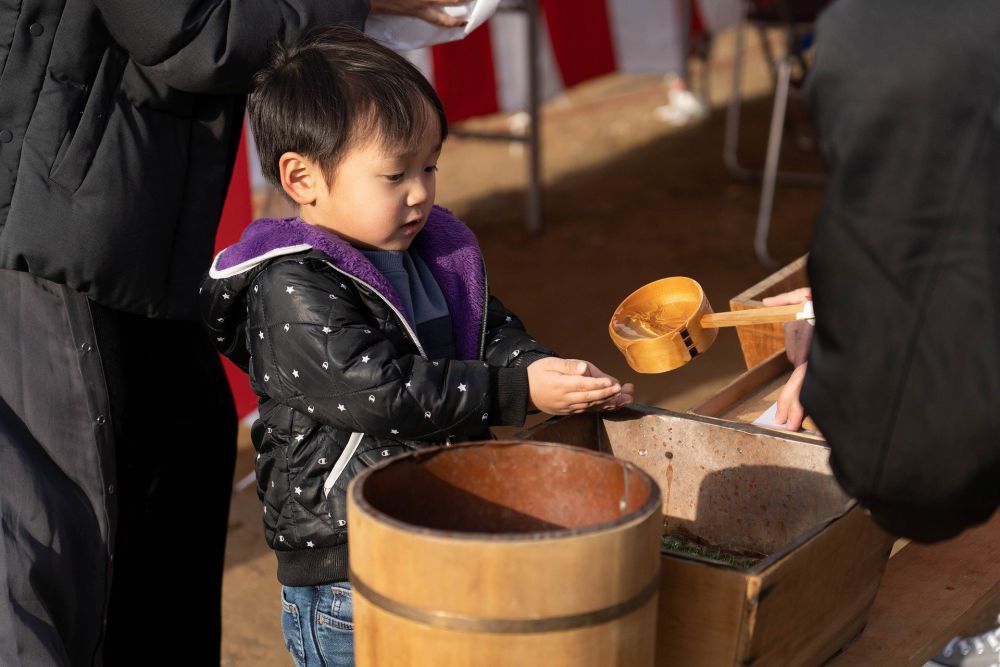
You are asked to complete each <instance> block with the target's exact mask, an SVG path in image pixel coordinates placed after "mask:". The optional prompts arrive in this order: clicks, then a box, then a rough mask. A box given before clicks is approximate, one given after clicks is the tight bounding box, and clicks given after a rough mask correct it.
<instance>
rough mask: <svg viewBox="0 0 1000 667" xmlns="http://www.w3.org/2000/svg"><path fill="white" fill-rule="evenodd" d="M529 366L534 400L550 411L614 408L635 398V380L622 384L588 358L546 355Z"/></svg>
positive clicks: (561, 412) (529, 386)
mask: <svg viewBox="0 0 1000 667" xmlns="http://www.w3.org/2000/svg"><path fill="white" fill-rule="evenodd" d="M527 370H528V393H529V396H530V398H531V402H532V404H533V405H534V406H535V407H536V408H538V409H539V410H541V411H542V412H545V413H547V414H550V415H568V414H575V413H577V412H583V411H584V410H591V409H595V408H600V407H603V408H607V409H614V408H617V407H620V406H622V405H625V404H626V403H630V402H631V401H632V391H633V389H632V385H631V384H626V385H625V386H622V385H621V383H619V382H618V380H616V379H615V378H613V377H611V376H610V375H607V374H606V373H604V372H602V371H601V370H600V369H599V368H597V366H594V365H593V364H591V363H589V362H587V361H582V360H580V359H560V358H558V357H545V358H544V359H539V360H538V361H535V362H532V363H531V364H529V365H528V369H527Z"/></svg>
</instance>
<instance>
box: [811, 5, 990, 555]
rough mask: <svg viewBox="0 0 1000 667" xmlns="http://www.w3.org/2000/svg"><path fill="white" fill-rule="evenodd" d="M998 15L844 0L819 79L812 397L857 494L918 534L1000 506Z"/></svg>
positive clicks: (904, 531) (959, 526)
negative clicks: (819, 200) (822, 160)
mask: <svg viewBox="0 0 1000 667" xmlns="http://www.w3.org/2000/svg"><path fill="white" fill-rule="evenodd" d="M998 44H1000V9H998V7H997V5H996V4H995V3H993V2H989V1H988V0H980V1H969V2H959V3H946V4H942V3H940V2H935V1H933V0H879V2H870V1H869V0H839V1H838V2H836V3H834V4H833V5H831V7H830V9H828V10H827V11H826V13H825V14H824V15H823V17H822V19H821V21H820V23H819V28H818V32H817V45H818V46H817V49H818V51H817V55H816V63H815V69H814V71H813V73H812V75H811V77H812V79H811V83H810V84H809V85H810V89H809V93H810V102H811V105H812V108H813V110H814V113H815V115H816V119H817V123H818V127H819V133H820V137H821V141H822V147H823V152H824V154H825V156H826V158H827V160H828V162H829V172H830V185H829V190H828V192H827V196H826V200H825V202H824V205H823V210H822V213H821V216H820V218H819V221H818V223H817V226H816V231H815V236H814V239H813V244H812V248H811V251H810V256H809V265H808V271H809V280H810V283H811V284H812V287H813V295H814V298H815V308H816V332H815V336H814V341H813V344H812V348H811V350H810V356H809V367H808V372H807V375H806V379H805V384H804V386H803V391H802V402H803V405H804V406H805V407H806V410H807V411H808V412H809V413H810V414H812V415H813V416H814V417H815V419H816V423H817V424H818V425H819V427H820V429H821V430H822V431H823V433H824V435H825V436H826V437H827V440H828V441H829V443H830V447H831V450H832V453H831V463H832V465H833V468H834V472H835V473H836V475H837V479H838V480H839V481H840V483H841V484H842V485H843V486H844V488H845V489H846V490H847V491H848V492H850V493H851V494H853V495H854V496H856V497H857V498H859V499H860V501H861V502H862V503H863V504H864V505H865V506H867V507H868V508H869V509H870V510H871V512H872V516H873V517H874V518H875V520H876V521H878V522H879V523H880V524H881V525H882V526H884V527H885V528H887V529H888V530H890V531H892V532H895V533H898V534H901V535H905V536H908V537H912V538H916V539H922V540H936V539H941V538H944V537H949V536H951V535H954V534H956V533H958V532H959V531H961V530H963V529H964V528H967V527H968V526H970V525H973V524H975V523H978V522H981V521H984V520H985V519H987V518H988V517H989V516H990V514H992V512H993V511H994V509H995V508H996V507H997V505H998V503H1000V483H998V480H1000V409H998V407H997V400H998V398H1000V49H998V46H997V45H998Z"/></svg>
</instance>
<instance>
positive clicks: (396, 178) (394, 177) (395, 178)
mask: <svg viewBox="0 0 1000 667" xmlns="http://www.w3.org/2000/svg"><path fill="white" fill-rule="evenodd" d="M403 175H404V174H403V172H399V173H398V174H387V175H386V177H385V179H386V180H387V181H389V182H390V183H399V182H400V181H401V180H403Z"/></svg>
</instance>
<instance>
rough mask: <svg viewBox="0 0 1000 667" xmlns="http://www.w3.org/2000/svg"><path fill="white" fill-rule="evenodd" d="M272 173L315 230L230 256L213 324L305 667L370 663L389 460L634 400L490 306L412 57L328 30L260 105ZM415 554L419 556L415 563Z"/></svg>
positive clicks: (287, 62) (287, 54) (273, 77)
mask: <svg viewBox="0 0 1000 667" xmlns="http://www.w3.org/2000/svg"><path fill="white" fill-rule="evenodd" d="M249 113H250V121H251V124H252V128H253V132H254V137H255V138H256V142H257V148H258V151H259V153H260V158H261V164H262V166H263V169H264V173H265V175H266V176H267V178H268V179H269V180H270V181H271V182H272V183H274V184H275V185H277V186H278V187H280V188H281V189H283V190H284V192H285V193H286V194H287V195H288V197H290V198H291V199H292V201H294V202H295V204H297V205H298V210H299V217H297V218H293V219H286V220H267V219H265V220H257V221H255V222H254V223H253V224H251V225H250V226H249V227H248V228H247V229H246V231H245V232H244V234H243V237H242V239H241V240H240V241H239V242H238V243H236V244H235V245H233V246H230V247H229V248H227V249H225V250H223V251H222V252H221V253H219V255H218V256H217V257H216V258H215V261H214V262H213V265H212V268H211V270H210V272H209V276H208V277H207V278H206V279H205V281H204V283H203V286H202V290H201V296H202V312H203V317H204V319H205V321H206V323H207V324H208V325H209V327H210V328H211V331H212V336H213V339H214V340H215V342H216V345H217V347H218V348H219V350H220V351H222V352H223V353H224V354H226V355H227V356H228V357H229V358H230V359H232V360H233V361H234V362H236V363H237V364H238V365H239V366H241V367H242V368H243V369H245V370H246V371H247V372H248V373H249V375H250V381H251V384H252V386H253V388H254V390H255V391H256V393H257V394H258V396H259V398H260V418H259V419H258V420H257V421H256V423H255V424H254V426H253V429H252V438H253V443H254V447H255V448H256V450H257V462H256V472H257V484H258V495H259V497H260V499H261V500H262V502H263V518H264V528H265V534H266V538H267V542H268V544H269V545H270V546H271V548H272V549H274V551H275V552H276V555H277V558H278V579H279V580H280V581H281V583H282V584H283V588H282V609H283V615H282V628H283V630H284V633H285V639H286V644H287V646H288V649H289V651H290V652H291V653H292V656H293V657H294V659H295V661H296V663H297V664H299V665H320V664H326V665H330V664H336V665H350V664H353V636H352V634H351V630H352V625H351V621H352V616H351V597H350V584H349V583H348V565H347V534H346V516H345V509H346V498H345V491H346V488H347V484H348V482H349V481H350V480H351V479H352V478H353V477H354V476H355V475H357V474H358V472H360V471H361V470H363V469H364V468H365V467H366V466H371V465H373V464H375V463H378V462H379V461H383V460H385V459H386V457H391V456H393V455H395V454H399V453H402V452H406V451H410V450H412V449H418V448H424V447H430V446H433V445H440V444H442V443H452V442H457V441H462V440H470V439H482V438H489V437H490V433H489V427H490V426H493V425H519V424H522V423H523V421H524V418H525V413H526V411H527V410H528V409H530V408H532V407H533V408H536V409H538V410H541V411H542V412H546V413H550V414H567V413H572V412H579V411H582V410H586V409H594V408H605V409H614V408H616V407H619V406H621V405H624V404H625V403H628V402H629V401H630V400H631V393H632V387H631V385H628V384H626V385H624V386H621V385H620V384H619V382H618V381H617V380H615V379H614V378H612V377H610V376H608V375H606V374H604V373H602V372H601V371H600V370H598V369H597V368H596V367H595V366H593V365H592V364H590V363H587V362H584V361H578V360H566V359H560V358H558V357H556V356H554V353H553V352H552V351H551V350H549V349H548V348H546V347H545V346H543V345H542V344H540V343H538V342H536V341H535V340H534V339H532V338H531V337H530V336H529V335H528V334H527V333H526V332H525V331H524V329H523V327H522V325H521V322H520V321H519V320H518V318H517V317H516V316H515V315H513V314H512V313H511V312H509V311H508V310H507V309H505V308H504V306H503V305H502V304H501V303H500V302H499V301H498V300H497V299H496V298H494V297H493V296H491V295H490V294H489V291H488V287H487V280H486V273H485V269H484V265H483V258H482V255H481V253H480V250H479V247H478V245H477V243H476V239H475V236H474V235H473V234H472V232H471V231H470V230H469V229H468V228H467V227H466V226H465V225H464V224H462V223H461V222H460V221H458V220H457V219H455V218H454V217H453V216H452V215H451V214H450V213H449V212H448V211H446V210H444V209H442V208H438V207H436V206H434V188H435V172H436V171H437V168H436V166H435V165H436V163H437V160H438V155H439V154H440V152H441V145H442V143H443V141H444V139H445V136H446V135H447V131H448V130H447V125H446V123H445V116H444V112H443V110H442V108H441V102H440V100H439V99H438V97H437V95H436V94H435V93H434V90H433V88H432V87H431V86H430V84H429V83H428V82H427V81H426V80H425V79H424V78H423V77H422V76H421V75H420V73H419V72H418V71H417V70H416V69H415V68H414V67H413V66H412V65H410V64H409V63H408V62H407V61H406V60H405V59H403V58H402V57H400V56H399V55H397V54H395V53H393V52H392V51H389V50H387V49H385V48H383V47H381V46H379V45H378V44H376V43H375V42H373V41H372V40H370V39H369V38H367V37H365V36H364V35H363V34H361V33H359V32H357V31H354V30H351V29H347V28H328V29H324V30H322V31H319V32H315V33H312V34H311V35H309V36H308V37H307V38H306V39H305V40H304V41H303V42H302V43H301V44H299V45H298V46H295V47H293V48H285V49H281V50H279V51H278V53H277V54H276V56H275V58H274V59H273V62H272V63H271V65H270V66H269V67H268V68H267V69H265V70H264V71H262V72H260V73H259V74H258V75H257V77H256V79H255V86H254V90H253V93H252V94H251V96H250V101H249ZM405 557H406V555H405V554H400V558H405Z"/></svg>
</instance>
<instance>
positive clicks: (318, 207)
mask: <svg viewBox="0 0 1000 667" xmlns="http://www.w3.org/2000/svg"><path fill="white" fill-rule="evenodd" d="M430 125H432V126H431V127H429V128H427V130H426V131H425V132H424V135H425V136H424V137H423V139H422V140H421V141H420V144H419V145H418V146H417V148H416V149H414V150H413V151H412V152H410V153H405V149H403V150H398V151H394V150H391V149H386V148H385V147H383V146H380V145H378V143H377V142H371V143H368V144H366V145H363V146H356V147H354V148H351V149H349V150H348V151H347V153H346V154H345V155H344V157H343V159H342V160H341V161H340V164H339V165H338V166H337V169H336V172H335V174H334V176H333V183H331V184H330V185H329V187H328V188H326V187H322V186H321V187H319V188H317V190H316V201H315V203H314V204H312V205H311V206H303V207H302V209H301V212H300V215H301V216H302V218H303V219H304V220H305V221H306V222H309V223H312V224H315V225H321V226H323V227H328V228H330V229H332V230H333V231H335V232H337V234H339V235H340V236H342V237H343V238H344V239H345V240H347V241H349V242H351V243H352V244H353V245H356V246H359V247H362V248H372V249H376V250H406V249H408V248H409V247H410V243H412V242H413V239H414V238H415V237H416V235H417V234H418V233H419V232H420V230H421V229H423V228H424V224H425V223H426V222H427V216H428V215H430V212H431V207H432V206H433V205H434V190H435V176H436V172H437V161H438V156H439V155H440V154H441V140H440V133H439V130H438V128H437V123H432V124H430Z"/></svg>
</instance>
